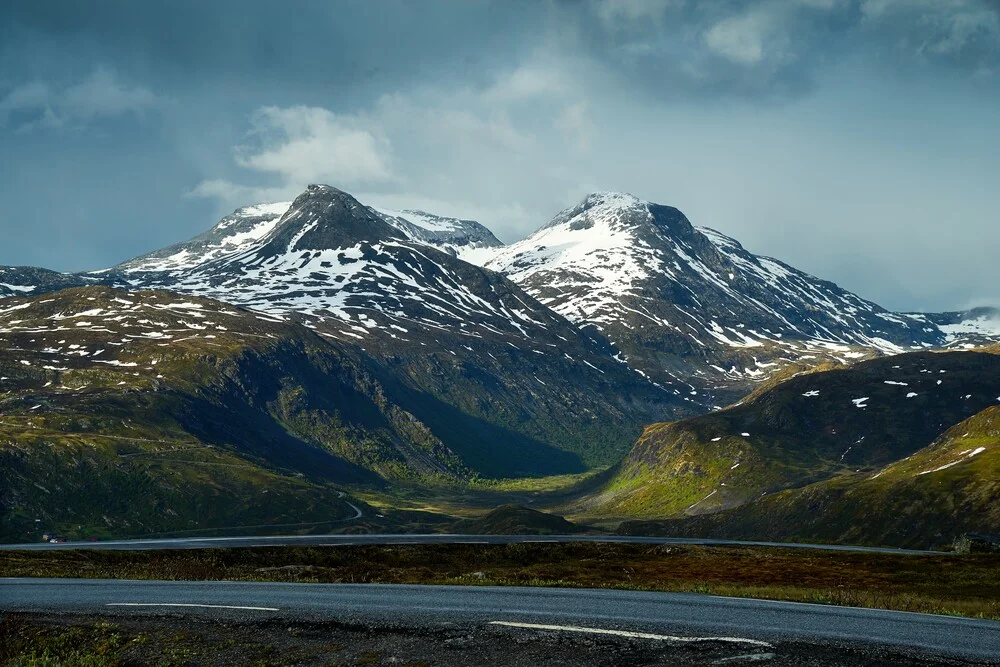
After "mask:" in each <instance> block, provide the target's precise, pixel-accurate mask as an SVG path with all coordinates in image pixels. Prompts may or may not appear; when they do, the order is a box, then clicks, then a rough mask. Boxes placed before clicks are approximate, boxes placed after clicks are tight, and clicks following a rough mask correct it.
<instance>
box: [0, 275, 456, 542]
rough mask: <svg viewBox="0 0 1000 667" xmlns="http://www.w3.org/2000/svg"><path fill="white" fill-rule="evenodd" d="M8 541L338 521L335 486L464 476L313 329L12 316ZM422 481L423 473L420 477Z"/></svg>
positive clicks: (1, 478)
mask: <svg viewBox="0 0 1000 667" xmlns="http://www.w3.org/2000/svg"><path fill="white" fill-rule="evenodd" d="M0 335H2V337H3V339H4V341H5V345H4V347H3V349H2V350H0V536H3V537H9V536H13V535H20V534H22V533H23V530H24V529H25V525H27V526H28V527H29V528H30V527H32V526H33V522H34V520H35V519H39V520H40V521H41V522H44V524H45V526H46V527H47V528H50V529H53V530H57V531H59V532H60V533H61V534H66V533H67V532H72V533H77V534H79V531H80V530H86V531H93V532H94V533H96V534H104V535H134V534H144V533H148V532H157V531H170V530H190V529H203V528H206V527H221V526H232V525H240V524H243V525H259V524H269V523H301V522H324V523H327V524H328V523H330V522H331V521H333V520H337V519H340V518H345V517H348V516H351V515H353V512H352V511H351V509H350V507H349V505H347V504H346V502H345V501H343V500H341V499H340V498H339V497H338V494H337V493H335V491H334V490H332V489H331V488H330V486H331V485H334V488H336V486H338V485H341V484H345V483H377V482H378V480H379V475H378V474H376V472H377V471H388V470H391V469H392V468H393V466H395V467H396V468H405V469H406V470H407V471H419V470H421V469H424V470H430V471H434V472H437V471H440V470H449V469H452V470H454V469H460V468H459V465H458V464H457V463H456V461H455V456H454V455H453V454H452V453H450V452H448V451H447V450H446V448H445V447H443V446H442V445H441V443H440V442H438V441H436V440H434V439H433V438H432V437H429V436H427V435H426V433H425V432H424V435H423V437H414V434H415V433H421V426H420V424H419V421H417V420H416V419H415V418H413V416H412V415H409V414H407V413H404V412H402V411H401V410H399V408H398V407H396V406H394V405H391V404H389V403H388V402H387V401H386V400H385V398H384V392H383V390H382V388H381V387H379V385H378V384H377V382H375V381H374V380H372V378H371V377H370V376H369V375H368V374H367V373H366V369H365V368H364V365H363V363H362V362H361V361H359V360H358V359H356V358H352V357H351V356H350V355H349V354H346V353H344V352H343V351H340V350H337V349H335V348H334V347H332V346H331V345H330V344H328V343H327V342H326V341H324V340H322V339H321V338H319V337H318V336H316V335H315V334H313V333H312V332H310V331H308V330H306V329H304V328H303V327H300V326H295V325H289V324H284V323H278V322H275V321H273V318H267V317H263V316H261V315H259V314H256V313H250V312H248V311H242V310H239V309H234V308H233V307H232V306H230V305H227V304H222V303H218V302H212V301H208V300H203V299H194V298H187V299H179V298H178V297H177V295H174V294H170V293H159V292H121V291H118V290H111V289H108V288H104V287H88V288H75V289H67V290H62V291H59V292H54V293H51V294H45V295H40V296H29V297H14V298H9V299H5V300H3V301H2V302H0ZM411 474H412V473H411Z"/></svg>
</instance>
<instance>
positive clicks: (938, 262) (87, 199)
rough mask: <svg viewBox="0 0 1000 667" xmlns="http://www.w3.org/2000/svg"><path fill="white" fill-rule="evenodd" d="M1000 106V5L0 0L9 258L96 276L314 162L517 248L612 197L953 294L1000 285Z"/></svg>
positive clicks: (826, 265)
mask: <svg viewBox="0 0 1000 667" xmlns="http://www.w3.org/2000/svg"><path fill="white" fill-rule="evenodd" d="M998 104H1000V0H759V1H757V2H736V1H734V0H715V1H712V2H704V1H696V0H603V1H598V0H575V1H571V0H547V1H538V2H536V1H527V0H524V1H518V0H496V1H493V2H488V1H486V0H479V1H476V0H468V1H463V2H451V1H448V2H444V1H442V2H430V1H428V2H404V1H402V0H379V1H370V2H363V1H358V2H346V1H345V2H333V1H325V0H324V1H318V0H317V1H306V0H299V1H295V2H287V3H279V2H271V1H264V0H241V1H237V0H219V1H216V2H195V1H193V0H174V1H173V2H136V1H133V0H103V1H101V2H95V3H80V2H74V1H69V0H50V1H48V2H44V3H42V2H21V3H4V5H3V6H2V8H0V145H2V151H0V152H2V155H3V158H4V159H3V160H0V201H2V202H3V204H4V206H3V210H2V212H0V226H2V230H3V232H4V240H5V243H4V245H3V246H2V247H0V263H6V264H19V263H33V264H41V265H47V266H51V267H54V268H61V269H79V268H93V267H99V266H106V265H109V264H112V263H114V262H117V261H120V260H122V259H124V258H127V257H129V256H132V255H135V254H139V253H141V252H144V251H147V250H149V249H151V248H153V247H158V246H162V245H166V244H168V243H170V242H174V241H177V240H180V239H182V238H185V237H189V236H191V235H193V234H195V233H198V232H199V231H202V230H203V229H204V228H205V227H207V226H209V225H210V224H212V222H213V219H215V218H216V217H217V216H219V215H220V214H221V213H223V212H226V211H227V210H232V208H234V207H236V206H237V205H241V204H246V203H249V202H252V201H257V200H263V199H278V198H285V197H290V196H293V195H294V194H295V192H296V191H297V190H298V189H300V188H301V187H302V186H303V185H305V183H307V182H309V181H313V180H320V181H330V182H334V184H336V185H340V186H342V187H345V188H348V189H350V190H352V191H354V192H355V193H357V194H359V195H363V196H364V197H366V198H368V199H370V200H372V201H373V202H378V203H383V204H385V205H390V206H416V207H421V208H426V209H429V210H438V211H439V212H442V213H449V214H460V215H468V216H472V217H479V218H481V219H483V221H484V222H486V223H488V224H491V225H492V226H494V227H495V228H496V231H497V232H498V234H499V235H500V236H501V237H502V238H505V239H506V240H513V239H514V238H516V237H519V236H521V235H523V234H524V233H526V232H528V231H530V230H531V229H532V228H534V227H536V226H538V225H539V224H541V223H542V222H543V221H544V220H545V219H547V218H548V217H549V216H551V215H552V214H553V213H554V212H555V211H556V210H558V209H559V208H561V207H563V206H565V205H567V204H569V203H571V202H572V200H573V199H574V198H576V197H579V196H581V195H582V194H583V193H584V192H586V191H587V190H595V189H622V190H630V191H634V192H635V193H636V194H638V195H640V196H644V197H647V198H650V199H656V200H659V201H663V202H665V203H669V204H675V205H679V206H681V207H682V208H684V210H685V211H686V212H687V213H688V214H689V216H690V217H692V219H693V220H694V221H695V222H696V223H701V224H708V225H711V226H715V227H718V228H720V229H721V230H722V231H725V232H729V233H732V234H734V235H735V236H737V237H739V238H740V239H741V240H743V241H744V242H745V243H746V244H747V245H748V247H750V248H751V249H752V250H754V251H758V252H765V253H769V254H773V255H777V256H779V257H780V258H782V259H784V260H786V261H789V262H790V263H792V264H797V265H800V266H801V267H802V268H804V269H806V270H810V271H812V272H814V273H817V274H819V275H822V276H823V277H827V278H831V279H833V280H837V281H840V282H842V283H844V284H845V285H846V286H847V287H849V288H851V289H854V290H857V291H859V292H861V293H862V294H863V295H865V296H870V297H874V298H877V299H881V300H883V301H885V302H886V305H889V306H892V307H895V308H946V307H958V306H961V305H965V303H966V302H973V301H981V300H983V299H984V298H985V299H989V298H992V297H996V296H997V295H996V294H995V293H993V292H995V290H992V289H991V288H990V285H993V284H996V282H997V281H998V280H1000V273H998V271H1000V269H998V268H997V266H998V265H1000V262H997V261H996V259H997V258H996V257H995V254H996V253H995V251H992V250H991V248H995V247H1000V231H997V230H998V228H1000V225H998V224H997V222H998V221H997V220H996V216H995V213H994V211H995V210H996V208H997V207H996V204H997V201H996V195H995V193H994V189H995V185H994V183H995V182H996V181H998V180H1000V167H998V166H997V163H996V160H995V155H996V154H997V153H998V152H1000V130H998V128H997V123H996V122H995V118H994V115H995V114H994V110H995V109H996V108H997V106H998ZM834 195H836V196H834ZM831 198H836V199H838V200H840V201H841V202H842V203H843V202H849V206H846V205H843V204H842V206H840V207H838V206H830V205H828V204H827V200H829V199H831ZM848 209H849V211H850V213H849V214H845V210H848ZM942 225H943V226H944V227H945V228H947V229H948V230H949V235H948V238H946V239H944V240H942V238H941V229H942ZM973 239H974V242H973V241H970V240H973ZM862 244H863V247H861V245H862ZM921 266H934V267H935V271H934V272H929V271H925V270H921V269H920V268H919V267H921Z"/></svg>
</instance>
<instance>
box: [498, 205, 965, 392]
mask: <svg viewBox="0 0 1000 667" xmlns="http://www.w3.org/2000/svg"><path fill="white" fill-rule="evenodd" d="M486 266H487V267H488V268H491V269H494V270H497V271H500V272H502V273H505V274H506V275H508V276H509V277H510V278H511V279H512V280H513V281H514V282H516V283H518V284H519V285H521V286H522V287H523V288H524V289H525V291H527V292H528V293H529V294H531V295H532V296H534V297H536V298H537V299H538V300H539V301H541V302H542V303H544V304H545V305H547V306H548V307H550V308H552V309H553V310H555V311H556V312H558V313H559V314H561V315H564V316H565V317H567V318H568V319H570V320H571V321H573V322H576V323H577V324H578V325H580V326H582V327H593V328H594V329H596V330H599V331H600V332H601V333H602V334H603V335H605V336H607V338H608V339H609V340H610V341H611V342H612V343H614V344H615V346H616V347H617V348H618V351H619V354H618V355H617V358H618V359H619V360H620V361H623V362H625V363H628V364H629V365H630V366H632V367H633V368H635V369H636V370H638V371H640V372H642V373H644V374H647V375H648V376H649V377H650V378H652V379H654V380H656V381H657V382H663V383H673V382H677V381H687V382H689V383H690V385H691V391H692V392H695V391H700V390H704V389H711V388H713V387H717V388H721V389H723V390H724V391H723V394H725V393H726V391H725V390H727V389H732V391H733V394H732V396H730V398H735V396H736V394H738V393H740V392H742V391H745V390H746V389H747V388H748V387H749V384H748V382H753V381H755V380H758V379H764V378H766V377H769V376H771V375H773V374H774V373H775V372H776V371H778V370H779V369H780V368H782V367H785V366H789V365H800V364H806V365H813V364H816V363H821V362H824V361H833V362H838V363H850V362H852V361H855V360H857V359H860V358H865V357H868V356H872V355H877V354H895V353H900V352H904V351H907V350H914V349H924V348H928V347H939V346H945V345H949V344H954V343H956V342H958V340H957V338H956V337H955V336H949V335H948V333H947V332H945V331H942V329H941V328H939V327H938V326H937V325H936V324H934V323H933V321H932V320H931V319H928V317H925V316H914V315H901V314H896V313H891V312H889V311H886V310H885V309H883V308H881V307H879V306H878V305H876V304H874V303H871V302H869V301H866V300H864V299H862V298H860V297H858V296H857V295H855V294H852V293H850V292H848V291H846V290H843V289H841V288H840V287H838V286H837V285H835V284H833V283H831V282H828V281H824V280H820V279H818V278H815V277H813V276H811V275H809V274H807V273H804V272H802V271H799V270H797V269H795V268H793V267H791V266H788V265H787V264H784V263H782V262H780V261H778V260H775V259H772V258H769V257H759V256H756V255H754V254H752V253H750V252H749V251H747V250H746V249H744V248H743V247H742V246H741V245H740V244H739V242H737V241H736V240H735V239H732V238H729V237H728V236H725V235H724V234H721V233H719V232H717V231H714V230H712V229H708V228H703V227H702V228H700V227H694V226H693V225H692V224H691V223H690V222H689V221H688V219H687V218H686V217H685V216H684V214H683V213H681V212H680V211H679V210H677V209H675V208H672V207H669V206H663V205H660V204H654V203H651V202H647V201H643V200H640V199H638V198H636V197H634V196H632V195H628V194H623V193H595V194H592V195H589V196H588V197H586V198H585V199H584V200H583V201H582V202H581V203H580V204H578V205H577V206H575V207H573V208H570V209H567V210H565V211H563V212H562V213H560V214H559V215H557V216H556V217H555V218H554V219H553V220H552V221H551V222H550V223H548V224H547V225H545V226H543V227H542V228H541V229H539V230H538V231H537V232H536V233H534V234H533V235H531V236H529V237H528V238H526V239H524V240H523V241H519V242H517V243H514V244H512V245H510V246H507V247H505V248H503V249H501V250H500V251H499V252H498V253H497V254H496V255H495V256H494V257H493V258H492V259H490V260H489V261H488V262H487V263H486ZM959 321H962V320H961V318H959ZM960 328H961V327H960V326H958V325H956V327H955V330H956V331H957V330H958V329H960Z"/></svg>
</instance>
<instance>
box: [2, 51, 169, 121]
mask: <svg viewBox="0 0 1000 667" xmlns="http://www.w3.org/2000/svg"><path fill="white" fill-rule="evenodd" d="M164 102H165V100H164V98H162V97H160V96H158V95H155V94H154V93H153V92H151V91H150V90H149V89H147V88H144V87H142V86H128V85H126V84H124V83H122V82H121V81H120V80H119V79H118V76H117V75H116V74H115V73H114V72H113V71H111V70H108V69H106V68H103V67H98V68H97V69H95V70H94V71H93V72H91V74H90V75H89V76H87V77H86V78H85V79H83V80H82V81H80V82H78V83H75V84H73V85H70V86H66V87H62V88H59V87H53V86H52V85H51V84H48V83H45V82H42V81H32V82H29V83H25V84H22V85H20V86H17V87H15V88H14V89H12V90H10V91H9V92H8V93H7V94H6V95H4V96H3V98H2V99H0V125H5V124H7V123H8V122H9V121H10V120H11V117H12V116H15V115H17V116H20V117H21V118H20V119H19V120H20V121H21V122H20V125H19V129H20V130H21V131H26V130H30V129H33V128H36V127H62V126H73V125H78V124H83V123H86V122H88V121H92V120H94V119H97V118H110V117H115V116H121V115H124V114H127V113H141V112H144V111H146V110H149V109H153V108H155V107H158V106H160V105H162V104H163V103H164Z"/></svg>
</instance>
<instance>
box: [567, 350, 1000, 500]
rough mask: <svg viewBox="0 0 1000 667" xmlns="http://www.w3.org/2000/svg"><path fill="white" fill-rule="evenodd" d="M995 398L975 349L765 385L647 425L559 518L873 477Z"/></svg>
mask: <svg viewBox="0 0 1000 667" xmlns="http://www.w3.org/2000/svg"><path fill="white" fill-rule="evenodd" d="M887 380H888V381H892V382H894V383H906V384H905V385H901V384H887V382H886V381H887ZM911 392H912V393H915V394H916V396H913V397H910V398H907V394H909V393H911ZM998 394H1000V359H998V358H997V356H996V355H993V354H986V353H982V352H947V353H930V352H920V353H909V354H902V355H897V356H894V357H886V358H881V359H876V360H872V361H867V362H863V363H860V364H857V365H855V366H851V367H848V368H834V369H828V370H823V371H815V372H810V373H807V374H804V375H798V376H795V377H791V378H787V379H784V380H783V381H780V382H779V381H775V382H772V383H767V384H766V385H765V386H764V387H762V388H760V389H759V390H758V391H757V392H754V393H753V394H752V395H751V396H749V397H747V398H746V399H744V400H743V401H742V402H741V403H739V404H737V405H735V406H732V407H730V408H727V409H725V410H721V411H718V412H714V413H711V414H706V415H702V416H699V417H692V418H689V419H685V420H682V421H678V422H673V423H664V424H654V425H652V426H649V427H647V428H646V430H645V432H644V433H643V435H642V436H641V437H640V438H639V440H638V441H637V442H636V444H635V445H634V446H633V448H632V450H631V451H630V452H629V454H628V455H627V456H626V457H625V458H624V459H623V460H622V461H621V462H620V463H619V464H618V465H616V466H615V467H614V468H613V469H612V470H611V471H609V473H608V474H606V475H602V476H599V477H598V478H595V480H594V481H595V482H596V483H595V484H593V485H591V488H589V489H584V491H585V492H584V493H583V494H581V498H580V499H579V501H578V502H576V503H573V504H570V505H568V506H567V507H566V508H564V510H568V514H570V515H573V516H583V517H617V518H646V519H655V518H679V517H683V516H687V515H699V514H706V513H710V512H716V511H719V510H726V509H729V508H733V507H737V506H740V505H743V504H745V503H748V502H750V501H753V500H755V499H757V498H759V497H761V496H762V495H763V494H765V493H767V494H768V495H772V494H775V493H776V492H779V491H782V490H784V489H790V488H798V487H803V486H806V485H808V484H812V483H814V482H818V481H821V480H824V479H833V478H838V477H840V476H842V475H844V474H847V473H853V472H854V471H857V470H861V471H871V472H875V471H876V470H878V469H879V468H881V467H883V466H886V465H888V464H890V463H892V462H894V461H898V460H900V459H903V458H905V457H907V456H910V455H912V454H914V453H915V452H917V451H918V450H919V449H920V448H921V447H925V446H927V445H928V444H929V443H930V442H932V441H933V440H934V438H936V437H937V436H939V435H940V434H941V432H942V431H943V430H945V429H947V428H949V427H951V426H953V425H954V424H957V423H959V422H961V421H963V420H965V419H967V418H969V417H971V416H972V415H974V414H976V412H978V411H980V410H983V409H985V408H987V407H988V406H991V405H995V404H996V397H997V395H998ZM861 397H868V398H869V401H868V406H867V407H866V408H864V409H861V408H858V407H857V406H856V405H855V404H854V403H853V401H854V400H855V399H857V398H861ZM744 433H746V434H747V435H746V436H744V435H742V434H744Z"/></svg>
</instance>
